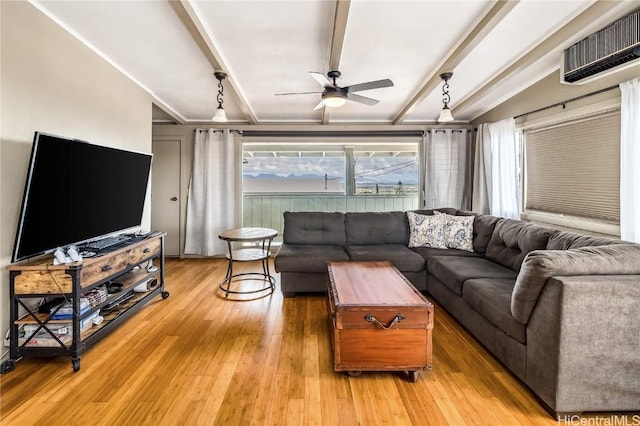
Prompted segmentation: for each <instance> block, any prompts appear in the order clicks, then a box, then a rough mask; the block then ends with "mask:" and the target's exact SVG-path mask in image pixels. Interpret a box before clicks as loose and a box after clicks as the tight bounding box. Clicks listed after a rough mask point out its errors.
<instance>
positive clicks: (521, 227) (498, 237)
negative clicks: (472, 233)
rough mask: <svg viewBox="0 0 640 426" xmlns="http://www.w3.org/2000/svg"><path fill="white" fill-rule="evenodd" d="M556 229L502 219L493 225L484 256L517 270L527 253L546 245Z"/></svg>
mask: <svg viewBox="0 0 640 426" xmlns="http://www.w3.org/2000/svg"><path fill="white" fill-rule="evenodd" d="M556 232H557V231H555V230H553V229H549V228H543V227H542V226H538V225H534V224H531V223H526V222H522V221H519V220H514V219H503V220H501V221H500V222H499V223H498V224H497V225H496V227H495V229H494V231H493V234H492V235H491V240H490V241H489V245H487V253H486V257H487V259H489V260H493V261H494V262H497V263H499V264H501V265H503V266H506V267H507V268H510V269H511V270H513V271H516V272H518V271H519V270H520V265H522V261H523V260H524V257H525V256H526V255H527V253H529V252H531V251H533V250H542V249H544V248H546V247H547V242H548V241H549V237H550V236H551V235H552V234H554V233H556Z"/></svg>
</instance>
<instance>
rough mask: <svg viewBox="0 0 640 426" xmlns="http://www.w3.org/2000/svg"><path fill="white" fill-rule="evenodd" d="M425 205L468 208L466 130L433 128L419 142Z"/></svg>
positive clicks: (468, 174) (469, 191)
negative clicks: (420, 144) (420, 145)
mask: <svg viewBox="0 0 640 426" xmlns="http://www.w3.org/2000/svg"><path fill="white" fill-rule="evenodd" d="M421 151H422V157H423V164H424V171H423V173H424V174H423V176H424V208H427V209H434V208H443V207H453V208H456V209H465V210H468V209H469V208H470V207H471V173H470V170H469V169H470V166H471V160H470V158H471V144H470V143H469V137H468V131H466V130H449V129H447V130H432V131H431V132H429V133H427V134H426V135H425V138H424V141H423V143H422V149H421Z"/></svg>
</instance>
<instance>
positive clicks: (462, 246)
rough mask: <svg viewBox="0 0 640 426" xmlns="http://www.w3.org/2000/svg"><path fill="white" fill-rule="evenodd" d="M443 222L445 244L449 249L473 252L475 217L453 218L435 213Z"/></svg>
mask: <svg viewBox="0 0 640 426" xmlns="http://www.w3.org/2000/svg"><path fill="white" fill-rule="evenodd" d="M434 213H435V215H436V216H438V217H440V218H441V220H442V228H443V233H444V240H445V241H444V242H445V245H446V246H447V248H452V249H458V250H466V251H470V252H473V220H474V216H452V215H449V214H446V213H440V212H434Z"/></svg>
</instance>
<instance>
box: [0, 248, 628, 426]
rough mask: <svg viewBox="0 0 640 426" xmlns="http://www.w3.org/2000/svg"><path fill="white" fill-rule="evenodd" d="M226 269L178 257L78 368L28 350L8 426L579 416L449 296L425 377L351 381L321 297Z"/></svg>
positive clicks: (15, 381) (11, 376)
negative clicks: (544, 398) (513, 366)
mask: <svg viewBox="0 0 640 426" xmlns="http://www.w3.org/2000/svg"><path fill="white" fill-rule="evenodd" d="M246 266H247V267H253V266H254V265H252V264H247V265H246ZM225 270H226V261H224V260H223V259H189V260H172V259H168V260H167V264H166V289H167V290H168V291H169V292H170V293H171V296H170V297H169V298H168V299H166V300H162V299H161V298H160V297H157V298H155V299H154V300H153V301H151V302H150V303H149V304H148V305H147V306H146V307H145V308H144V309H143V310H141V311H140V312H139V313H137V314H136V315H134V316H133V317H132V318H131V319H129V320H128V321H127V322H126V323H125V324H124V325H123V326H122V327H120V328H118V329H117V330H115V331H114V332H113V333H111V334H110V335H108V336H107V337H106V338H105V339H103V340H102V341H100V342H99V343H98V344H96V345H95V346H93V347H92V348H91V349H90V350H88V351H87V352H85V353H84V354H83V356H82V360H81V368H80V371H79V372H77V373H73V370H72V368H71V362H70V360H69V359H68V358H53V359H37V358H35V359H34V358H30V359H24V360H21V361H20V362H18V363H17V365H16V369H15V370H14V371H12V372H9V373H7V374H5V375H2V376H0V380H1V387H0V392H1V393H0V398H1V406H0V409H1V415H2V418H1V420H0V424H2V425H206V424H218V425H314V424H322V425H358V424H360V425H429V424H434V425H444V424H451V425H465V424H470V425H476V424H477V425H482V424H491V425H518V424H522V425H531V424H543V425H558V424H581V423H569V422H566V423H563V422H560V423H558V422H557V421H555V420H554V419H552V418H551V416H550V415H549V414H548V413H547V412H545V411H544V410H543V409H542V407H541V406H540V405H539V404H538V402H537V401H536V400H535V399H534V397H533V396H532V394H531V393H530V392H529V391H528V390H527V389H526V387H524V386H523V385H522V384H521V383H520V382H519V381H518V380H517V379H515V378H514V377H513V376H512V375H511V374H510V373H509V372H508V371H507V370H506V369H505V368H504V367H503V366H502V365H501V364H500V363H499V362H497V361H496V360H495V359H494V358H492V357H491V356H490V355H488V353H487V352H486V351H485V350H484V349H483V348H482V347H481V346H480V345H479V344H478V343H477V342H476V341H475V340H474V339H473V338H471V337H470V336H469V335H468V334H467V333H466V332H465V331H464V330H463V329H462V328H461V327H460V326H459V325H458V324H457V323H456V322H455V321H454V320H452V319H451V317H449V316H448V315H447V314H446V312H444V311H443V309H442V308H441V307H440V306H438V305H436V310H435V328H434V331H433V370H432V371H427V372H421V373H420V377H419V378H418V381H417V382H416V383H410V382H409V381H408V380H407V379H406V377H405V376H404V375H403V374H401V373H393V372H391V373H390V372H380V373H363V374H362V376H360V377H349V376H347V375H345V374H342V373H335V372H334V371H333V361H332V353H331V344H330V340H329V327H328V319H327V314H326V305H325V299H324V296H322V295H314V296H298V297H295V298H292V299H283V298H282V296H281V294H280V291H279V288H278V289H277V290H276V292H275V293H273V294H272V295H271V296H268V297H265V298H262V299H259V300H253V301H230V300H225V299H224V298H223V297H220V296H219V291H217V287H218V283H219V282H220V280H221V279H222V278H223V276H224V273H225ZM245 284H249V285H251V284H252V283H250V282H248V283H245ZM253 284H255V283H253ZM5 290H6V289H5ZM625 415H626V418H625V417H624V416H625ZM636 415H637V414H636ZM595 416H596V414H591V415H590V417H591V418H592V420H593V419H594V418H595ZM599 416H600V417H601V418H600V420H601V421H603V420H606V419H609V420H611V419H612V417H611V416H612V414H611V413H607V414H602V413H601V414H600V415H599ZM603 416H604V417H605V419H603V418H602V417H603ZM617 419H618V421H620V420H624V419H626V421H627V422H628V423H629V424H633V423H631V422H633V421H634V419H637V420H638V423H636V424H640V415H638V417H637V418H636V417H634V414H633V413H631V414H629V413H626V414H619V415H618V417H617ZM574 420H575V419H574ZM575 421H579V419H578V420H575ZM582 421H586V419H585V418H582ZM584 424H586V423H584ZM589 424H596V423H589ZM600 424H605V423H600ZM610 424H613V423H610ZM616 424H622V423H616Z"/></svg>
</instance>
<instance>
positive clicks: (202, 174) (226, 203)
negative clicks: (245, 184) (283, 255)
mask: <svg viewBox="0 0 640 426" xmlns="http://www.w3.org/2000/svg"><path fill="white" fill-rule="evenodd" d="M239 152H240V149H239V148H238V142H237V141H236V140H234V137H233V133H232V132H231V131H229V130H214V129H206V130H205V129H197V130H196V135H195V142H194V147H193V169H192V172H191V179H190V181H189V199H188V200H187V232H186V238H185V248H184V252H185V253H186V254H197V255H201V256H214V255H220V254H225V253H226V252H227V245H226V243H225V242H224V241H222V240H220V239H219V238H218V234H219V233H220V232H222V231H225V230H227V229H232V228H236V227H237V226H238V223H239V221H238V220H237V218H238V216H239V212H240V211H241V200H242V197H241V195H242V194H241V193H242V187H241V180H240V167H241V166H240V164H241V162H240V157H239Z"/></svg>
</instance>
